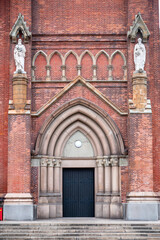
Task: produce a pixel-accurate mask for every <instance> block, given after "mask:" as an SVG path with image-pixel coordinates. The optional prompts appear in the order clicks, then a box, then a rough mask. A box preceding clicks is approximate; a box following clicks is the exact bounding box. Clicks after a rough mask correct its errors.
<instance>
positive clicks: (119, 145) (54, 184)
mask: <svg viewBox="0 0 160 240" xmlns="http://www.w3.org/2000/svg"><path fill="white" fill-rule="evenodd" d="M35 151H36V152H38V153H39V155H37V156H36V160H35V161H37V162H38V163H39V198H38V206H37V215H38V218H57V217H97V218H121V217H122V213H123V212H122V204H121V196H120V187H121V186H120V179H121V172H120V162H121V159H123V158H124V157H125V156H124V155H123V153H124V145H123V139H122V138H121V134H120V132H119V129H118V128H117V126H116V125H115V123H114V122H113V120H112V119H111V118H110V117H109V116H108V115H104V113H103V112H101V111H100V109H99V108H98V109H97V108H96V106H95V105H92V104H91V103H90V104H89V107H88V105H87V104H86V102H83V100H77V103H75V101H74V102H73V105H72V102H70V103H69V105H67V106H66V108H65V107H64V106H63V108H62V109H61V110H58V113H55V116H54V115H53V114H52V115H51V117H50V118H48V119H47V121H46V123H45V125H43V129H42V130H41V134H40V135H39V136H38V138H37V146H36V150H35Z"/></svg>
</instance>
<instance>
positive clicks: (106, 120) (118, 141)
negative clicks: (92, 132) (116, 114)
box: [35, 99, 124, 155]
mask: <svg viewBox="0 0 160 240" xmlns="http://www.w3.org/2000/svg"><path fill="white" fill-rule="evenodd" d="M69 109H72V110H71V111H67V110H69ZM74 113H81V114H83V115H87V116H88V117H89V118H90V119H92V120H93V121H95V123H96V124H97V125H99V127H100V128H101V129H102V130H103V132H104V133H105V135H106V139H107V140H108V142H109V144H110V145H111V146H110V148H111V154H124V143H123V139H122V136H121V134H120V131H119V129H118V127H117V126H116V124H115V122H114V121H113V119H111V118H110V116H109V115H108V114H107V113H106V112H105V111H104V110H102V109H100V108H99V107H97V106H95V105H94V104H92V103H91V102H89V101H85V100H82V99H76V100H72V101H71V102H69V103H66V104H64V105H63V106H61V107H60V108H59V109H57V110H56V111H55V112H53V113H52V114H51V115H50V116H49V117H48V119H47V120H46V121H45V123H44V124H43V126H42V128H41V130H40V132H39V134H38V137H37V141H36V147H35V152H36V153H37V154H40V155H41V154H42V149H41V147H42V146H43V144H44V143H45V141H46V137H47V134H49V132H50V135H52V130H51V129H52V127H53V125H54V128H56V126H59V125H60V124H61V123H62V122H63V121H64V119H66V116H71V115H72V114H74ZM47 141H48V140H47Z"/></svg>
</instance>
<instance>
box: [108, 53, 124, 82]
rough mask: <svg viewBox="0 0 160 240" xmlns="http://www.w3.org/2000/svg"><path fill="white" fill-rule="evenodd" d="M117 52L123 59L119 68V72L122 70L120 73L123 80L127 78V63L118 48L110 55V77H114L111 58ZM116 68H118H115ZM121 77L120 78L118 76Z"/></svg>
mask: <svg viewBox="0 0 160 240" xmlns="http://www.w3.org/2000/svg"><path fill="white" fill-rule="evenodd" d="M117 54H119V55H120V56H121V57H122V59H123V65H122V68H121V70H120V71H121V72H122V75H121V77H122V78H123V80H125V81H126V80H127V65H126V58H125V55H124V54H123V53H122V52H121V51H120V50H116V51H115V52H113V53H112V55H111V68H112V69H111V75H112V76H111V78H112V79H113V78H114V67H113V59H114V57H115V56H116V55H117ZM117 70H118V69H117ZM120 79H121V78H120Z"/></svg>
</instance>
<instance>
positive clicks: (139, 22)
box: [127, 13, 150, 42]
mask: <svg viewBox="0 0 160 240" xmlns="http://www.w3.org/2000/svg"><path fill="white" fill-rule="evenodd" d="M138 30H140V31H141V33H142V36H143V42H147V40H148V38H149V36H150V32H149V30H148V28H147V26H146V24H145V22H144V21H143V18H142V16H141V14H140V13H138V14H137V15H135V21H134V22H133V25H132V26H130V30H129V31H128V33H127V37H128V38H130V39H131V42H135V39H136V35H137V32H138Z"/></svg>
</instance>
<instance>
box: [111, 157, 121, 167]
mask: <svg viewBox="0 0 160 240" xmlns="http://www.w3.org/2000/svg"><path fill="white" fill-rule="evenodd" d="M110 162H111V165H112V167H118V163H119V161H118V156H117V157H116V156H111V158H110Z"/></svg>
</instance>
